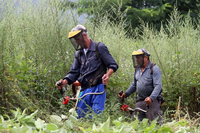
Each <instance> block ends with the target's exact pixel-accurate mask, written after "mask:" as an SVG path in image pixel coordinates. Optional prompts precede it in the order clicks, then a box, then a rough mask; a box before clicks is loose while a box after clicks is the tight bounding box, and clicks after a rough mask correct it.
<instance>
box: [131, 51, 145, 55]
mask: <svg viewBox="0 0 200 133" xmlns="http://www.w3.org/2000/svg"><path fill="white" fill-rule="evenodd" d="M142 54H144V53H143V52H140V51H134V52H133V53H132V55H142Z"/></svg>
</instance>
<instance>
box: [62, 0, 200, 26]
mask: <svg viewBox="0 0 200 133" xmlns="http://www.w3.org/2000/svg"><path fill="white" fill-rule="evenodd" d="M69 4H70V5H72V7H74V8H76V9H77V11H78V13H79V14H83V13H87V14H88V15H89V17H90V18H92V20H94V22H97V23H98V17H99V16H101V15H102V14H105V13H108V14H109V16H108V18H109V20H111V21H113V22H115V23H118V22H119V19H118V15H119V14H116V12H117V11H120V12H123V15H124V16H126V17H125V18H124V20H127V21H128V22H130V25H131V26H132V27H133V28H136V27H138V26H139V25H140V21H139V20H140V19H142V20H143V21H146V22H148V23H150V24H153V25H154V26H155V27H156V29H160V28H161V23H163V24H167V20H168V19H169V15H170V14H171V13H172V12H173V8H174V7H176V8H177V9H178V11H179V12H180V13H181V15H183V16H187V15H188V14H189V16H190V17H191V18H192V20H193V21H198V18H199V15H198V14H199V11H200V1H199V0H93V1H90V0H77V1H75V2H71V1H68V0H64V2H63V6H62V9H65V8H64V7H67V6H66V5H69ZM96 5H98V6H96ZM129 27H130V26H128V27H126V29H129Z"/></svg>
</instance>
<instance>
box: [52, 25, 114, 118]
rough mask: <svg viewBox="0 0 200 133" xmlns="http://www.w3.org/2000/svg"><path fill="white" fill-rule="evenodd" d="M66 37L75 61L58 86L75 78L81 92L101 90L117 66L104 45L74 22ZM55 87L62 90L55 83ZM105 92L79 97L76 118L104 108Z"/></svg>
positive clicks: (72, 81)
mask: <svg viewBox="0 0 200 133" xmlns="http://www.w3.org/2000/svg"><path fill="white" fill-rule="evenodd" d="M68 38H69V39H70V41H71V43H72V45H73V46H74V48H75V50H76V53H75V58H74V63H73V65H72V67H71V70H70V71H69V73H68V74H67V75H66V76H65V77H64V78H63V79H61V80H60V81H59V83H61V86H62V87H64V86H65V85H67V84H69V85H70V84H72V83H74V82H75V81H76V80H78V81H79V82H80V84H81V94H80V97H82V96H83V95H84V94H87V93H88V94H89V93H90V94H94V93H100V92H104V91H105V90H104V89H105V86H106V85H107V84H108V82H109V78H110V76H111V75H112V73H113V72H115V71H116V70H117V69H118V65H117V63H116V61H115V60H114V58H113V57H112V55H111V54H110V52H109V51H108V48H107V47H106V45H104V44H103V43H101V42H94V41H93V40H91V39H89V36H88V31H87V29H86V28H85V27H84V26H83V25H77V26H76V27H75V28H73V29H72V30H71V32H69V35H68ZM56 86H57V88H58V89H61V88H60V86H58V83H56ZM105 100H106V91H105V93H103V94H101V95H87V96H85V97H84V98H82V99H81V100H79V102H78V105H77V113H78V118H81V117H84V116H85V114H86V113H87V112H88V111H89V110H90V109H88V106H90V107H91V108H92V110H93V111H94V112H95V113H97V114H99V113H101V112H102V111H103V110H104V104H105Z"/></svg>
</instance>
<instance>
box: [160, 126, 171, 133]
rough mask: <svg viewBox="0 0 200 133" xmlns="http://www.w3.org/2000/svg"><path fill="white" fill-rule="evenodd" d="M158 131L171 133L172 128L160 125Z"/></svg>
mask: <svg viewBox="0 0 200 133" xmlns="http://www.w3.org/2000/svg"><path fill="white" fill-rule="evenodd" d="M159 132H161V133H173V132H172V129H171V128H170V127H165V126H163V127H161V129H160V130H159Z"/></svg>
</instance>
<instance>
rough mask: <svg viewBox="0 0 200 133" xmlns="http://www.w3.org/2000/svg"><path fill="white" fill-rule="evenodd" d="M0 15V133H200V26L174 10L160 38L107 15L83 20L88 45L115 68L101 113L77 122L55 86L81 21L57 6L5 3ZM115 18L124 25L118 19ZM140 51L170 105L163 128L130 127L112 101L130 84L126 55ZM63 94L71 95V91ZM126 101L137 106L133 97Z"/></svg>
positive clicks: (148, 27) (10, 0)
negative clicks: (105, 52) (101, 47)
mask: <svg viewBox="0 0 200 133" xmlns="http://www.w3.org/2000/svg"><path fill="white" fill-rule="evenodd" d="M0 8H1V13H0V15H1V16H0V114H1V117H0V132H67V131H68V132H81V131H82V132H105V133H107V132H150V131H151V132H198V131H200V127H199V126H200V124H199V121H200V114H199V112H200V27H199V23H195V22H192V21H191V19H190V17H189V16H187V17H182V16H181V15H180V14H179V13H178V12H177V10H176V9H174V12H173V14H171V17H170V20H169V23H168V25H166V26H163V27H165V28H161V30H160V31H156V30H154V28H153V26H151V25H149V24H146V23H144V22H142V21H141V26H140V27H138V28H136V29H134V30H132V29H131V28H130V30H129V31H127V30H125V28H126V29H127V26H128V23H127V22H124V21H120V22H119V23H118V24H116V23H115V24H114V23H112V22H110V21H109V20H108V19H107V17H109V13H105V15H104V17H101V18H98V20H99V21H98V22H97V23H93V22H92V21H90V20H86V21H85V22H84V23H83V25H84V26H85V27H86V28H87V30H88V32H89V36H90V38H91V39H92V40H94V41H97V42H98V41H100V42H103V43H104V44H105V45H106V46H107V47H108V49H109V51H110V53H111V54H112V55H113V56H114V58H115V60H116V61H117V63H118V65H119V69H118V71H117V72H116V73H114V74H113V75H112V77H111V79H110V82H109V85H108V87H107V101H106V107H105V110H104V111H103V113H102V114H100V115H95V114H94V117H93V118H92V119H81V120H77V119H76V118H75V117H74V116H73V115H72V114H71V113H70V112H69V110H70V109H71V108H73V102H70V103H68V104H67V105H62V96H61V95H60V93H59V91H58V90H57V89H56V88H55V83H56V81H58V80H59V79H60V78H63V77H64V76H65V75H66V74H67V72H68V71H69V70H70V66H71V65H72V63H73V58H74V53H75V50H74V49H73V47H72V45H71V43H70V42H69V40H68V38H67V36H68V32H69V31H70V30H71V29H72V27H75V26H76V25H77V24H78V16H76V15H75V14H74V11H73V10H72V9H71V8H70V6H69V7H68V9H66V10H62V2H61V1H58V0H51V1H42V0H41V1H39V2H38V1H32V0H30V1H29V0H26V1H23V0H21V1H15V0H7V1H3V2H1V3H0ZM116 14H117V17H118V20H123V19H122V17H123V15H122V14H123V13H120V12H117V11H116ZM130 31H131V32H132V34H131V35H130V33H129V32H130ZM139 48H146V49H148V51H149V52H150V53H151V56H150V60H151V61H152V62H155V63H156V64H157V65H158V66H159V67H160V69H161V71H162V83H163V84H162V87H163V97H164V99H166V101H167V102H166V104H165V105H164V106H162V110H163V125H162V126H161V127H160V126H157V125H156V123H155V121H154V122H152V124H150V125H149V124H148V122H147V120H144V121H143V122H141V123H140V122H138V121H137V120H136V121H133V122H131V120H130V119H129V118H126V119H125V116H127V115H128V113H124V112H122V111H121V110H120V106H121V101H120V100H119V98H118V97H117V94H118V92H119V91H120V90H123V91H125V90H126V89H127V88H128V87H129V85H130V84H131V83H132V81H133V73H134V68H133V65H132V60H131V53H132V52H133V51H134V50H137V49H139ZM65 95H72V92H71V91H70V86H67V90H66V92H65ZM125 102H126V103H127V104H129V105H130V106H134V103H135V95H132V96H130V97H129V98H127V99H126V100H125ZM11 110H16V111H11ZM23 110H25V111H24V112H23V113H22V111H23ZM65 116H67V120H65ZM100 123H101V124H100Z"/></svg>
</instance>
